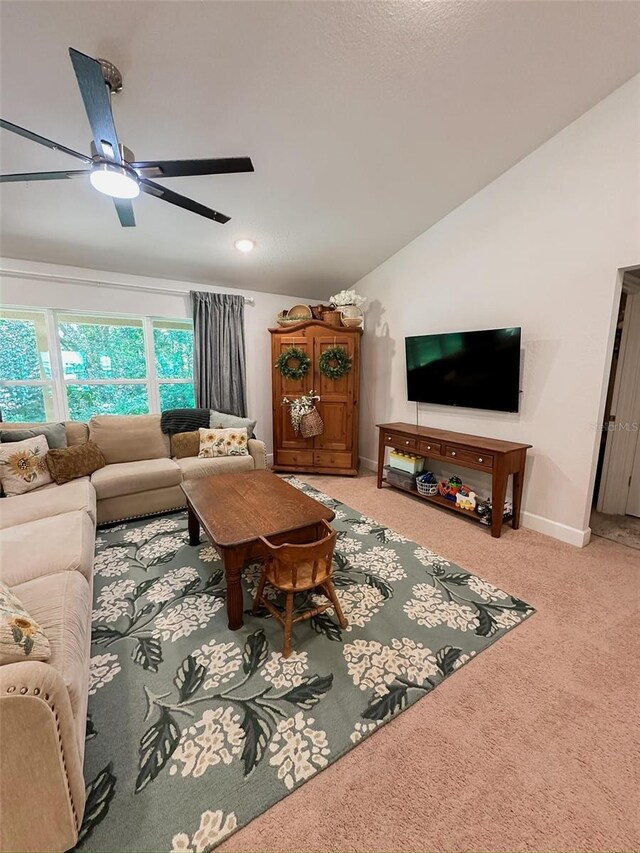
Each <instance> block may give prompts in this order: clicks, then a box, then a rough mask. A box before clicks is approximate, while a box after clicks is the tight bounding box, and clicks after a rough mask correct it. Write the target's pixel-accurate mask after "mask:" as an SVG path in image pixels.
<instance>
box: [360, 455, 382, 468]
mask: <svg viewBox="0 0 640 853" xmlns="http://www.w3.org/2000/svg"><path fill="white" fill-rule="evenodd" d="M360 467H361V468H366V469H367V470H368V471H377V470H378V463H377V462H376V460H375V459H367V458H366V456H361V457H360Z"/></svg>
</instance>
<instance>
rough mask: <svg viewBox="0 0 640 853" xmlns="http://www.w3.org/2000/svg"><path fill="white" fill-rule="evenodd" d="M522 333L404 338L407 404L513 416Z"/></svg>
mask: <svg viewBox="0 0 640 853" xmlns="http://www.w3.org/2000/svg"><path fill="white" fill-rule="evenodd" d="M520 337H521V329H520V328H518V327H514V328H510V329H486V330H483V331H480V332H450V333H448V334H444V335H417V336H415V337H410V338H405V347H406V355H407V391H408V396H409V400H414V401H417V402H419V403H437V404H439V405H442V406H464V407H465V408H469V409H491V410H493V411H497V412H517V411H518V408H519V398H520Z"/></svg>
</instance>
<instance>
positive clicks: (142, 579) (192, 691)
mask: <svg viewBox="0 0 640 853" xmlns="http://www.w3.org/2000/svg"><path fill="white" fill-rule="evenodd" d="M288 479H289V482H290V483H292V484H293V485H294V486H296V487H297V488H299V489H301V490H302V491H304V492H306V493H307V494H309V495H311V496H312V497H314V498H316V499H317V500H319V501H321V502H322V503H324V504H327V505H328V506H330V507H331V508H332V509H334V511H335V513H336V520H335V522H334V524H335V527H336V528H337V530H338V531H339V538H338V542H337V546H336V555H335V573H334V581H335V585H336V588H337V592H338V596H339V598H340V601H341V603H342V607H343V610H344V613H345V616H346V617H347V619H348V621H349V626H348V628H347V629H346V630H344V631H343V630H341V629H340V627H339V626H338V624H337V622H336V621H335V620H334V618H333V611H332V610H328V611H326V612H325V613H323V614H321V615H319V616H317V617H315V618H313V619H311V620H309V621H307V622H304V623H300V624H298V625H296V626H294V638H293V641H294V642H293V645H294V649H295V651H294V653H293V654H292V655H291V657H290V658H289V659H288V660H284V659H283V658H282V656H281V654H280V652H281V649H282V628H281V626H280V625H279V624H278V623H277V622H276V620H274V619H273V618H271V617H269V616H268V612H267V611H266V610H264V609H263V611H262V612H261V613H259V614H258V615H257V616H252V615H251V613H250V612H249V611H250V608H251V603H252V598H253V593H254V591H255V588H256V586H257V583H258V578H259V573H260V567H259V565H258V564H256V565H252V566H248V567H247V568H246V570H245V574H244V579H245V611H246V612H245V621H244V627H243V628H242V629H241V630H239V631H235V632H234V631H229V630H228V628H227V618H226V611H225V580H224V576H223V571H222V566H221V563H220V560H219V559H218V556H217V554H216V552H215V551H214V550H213V548H212V547H210V546H209V545H208V544H207V543H206V542H203V543H202V544H201V545H199V546H197V547H191V546H190V545H189V544H188V536H187V531H186V526H187V522H186V513H184V512H183V513H175V514H173V515H171V516H165V517H162V518H157V519H155V520H146V521H144V520H143V521H136V522H132V523H128V524H121V525H118V526H116V527H112V528H110V529H107V530H103V531H99V537H98V540H97V544H96V548H97V555H96V561H95V610H94V612H93V646H92V658H91V676H90V689H89V694H90V696H89V720H88V727H87V751H86V758H85V776H86V778H87V780H88V792H87V793H88V798H87V807H86V812H85V818H84V822H83V826H82V830H81V836H80V842H79V845H78V848H79V849H80V850H82V851H96V853H97V851H109V853H114V851H118V853H124V851H135V853H145V851H154V853H155V851H167V853H168V851H174V853H178V851H194V853H204V851H209V850H211V849H213V848H214V847H215V846H216V845H217V844H218V843H219V842H220V841H222V839H223V838H225V837H227V836H228V835H229V834H230V833H232V832H233V831H234V830H236V829H239V828H240V827H242V826H244V825H245V824H247V823H249V821H251V820H252V819H253V818H255V817H256V816H257V815H259V814H261V813H262V812H264V811H265V810H266V809H268V808H269V807H270V806H272V805H273V804H274V803H276V802H278V800H280V799H282V798H283V797H286V796H287V794H289V793H290V792H291V791H293V790H295V788H297V787H298V786H300V785H302V784H304V782H305V781H306V780H308V779H310V778H311V777H313V776H314V774H316V773H318V772H319V771H321V770H323V769H324V768H325V767H327V766H329V765H330V764H331V763H332V762H334V761H336V760H337V759H338V758H340V757H341V756H342V755H344V754H345V753H346V752H348V751H349V750H350V749H352V748H353V747H354V746H356V745H357V744H358V743H359V742H360V741H361V740H363V739H364V738H366V737H368V736H369V735H371V734H372V733H373V732H374V731H375V729H376V728H377V727H378V726H380V725H382V724H384V723H386V722H388V721H389V720H391V719H392V718H393V717H394V716H395V715H396V714H398V713H400V712H402V711H403V710H404V709H405V708H407V707H409V706H410V705H412V704H413V703H414V702H417V701H418V700H419V699H422V698H423V697H425V696H426V695H427V694H428V693H430V692H431V691H432V690H433V689H434V688H436V687H437V686H438V685H439V684H440V683H441V682H442V681H443V680H444V679H445V678H447V677H448V676H450V675H451V674H453V673H455V671H456V670H457V669H459V668H460V667H461V666H463V665H464V664H465V663H467V662H468V661H469V660H471V659H472V658H473V657H475V656H476V655H477V654H478V653H479V652H482V651H483V650H484V649H486V648H488V646H490V645H491V644H492V643H493V642H494V641H495V640H496V639H498V638H499V637H501V636H502V635H504V634H505V633H506V632H507V631H509V630H510V629H511V628H513V627H515V626H516V625H519V624H520V623H521V622H522V621H523V620H524V619H526V618H527V617H528V616H530V615H531V614H532V613H533V612H534V611H533V608H532V607H531V606H530V605H528V604H526V603H525V602H523V601H521V600H520V599H519V598H516V597H514V596H513V595H510V594H508V593H506V592H503V591H502V590H500V589H497V588H496V587H495V586H492V585H491V584H490V583H487V582H486V581H484V580H481V579H480V578H478V577H476V576H474V575H472V574H470V573H469V572H467V571H465V570H463V569H461V568H459V567H458V566H455V565H453V564H451V563H450V562H449V561H447V560H446V559H445V558H444V557H440V556H438V555H437V554H434V553H433V552H432V551H430V550H429V549H428V548H423V547H421V546H418V545H416V544H415V543H413V542H410V541H408V540H407V539H405V538H404V537H402V536H400V535H399V534H397V533H395V532H394V531H393V530H389V529H388V528H386V527H383V526H382V525H381V524H378V523H377V522H376V521H374V520H373V519H371V518H367V517H365V516H362V515H361V514H360V513H358V512H356V511H355V510H353V509H350V508H349V507H348V506H345V505H344V504H342V503H340V502H339V501H336V500H334V499H332V498H330V497H329V496H328V495H325V494H322V493H320V492H318V491H316V490H315V489H313V488H311V487H310V486H308V485H306V484H305V483H302V482H301V481H299V480H297V479H295V478H288ZM311 598H313V595H311ZM307 604H308V598H307V596H306V595H301V596H300V597H299V600H298V601H297V602H296V606H297V607H298V608H300V609H303V608H305V605H307ZM427 701H428V700H427Z"/></svg>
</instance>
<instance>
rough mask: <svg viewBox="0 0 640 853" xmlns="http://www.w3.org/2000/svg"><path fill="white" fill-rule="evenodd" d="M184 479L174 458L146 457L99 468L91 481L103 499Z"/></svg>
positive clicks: (172, 483) (157, 487)
mask: <svg viewBox="0 0 640 853" xmlns="http://www.w3.org/2000/svg"><path fill="white" fill-rule="evenodd" d="M181 479H182V477H181V475H180V468H178V465H177V463H176V462H174V461H173V460H172V459H144V460H143V461H141V462H120V463H118V464H115V465H107V466H105V467H104V468H100V470H99V471H96V472H95V473H93V474H92V475H91V484H92V485H93V487H94V489H95V490H96V496H97V498H98V500H99V501H100V500H103V499H104V498H116V497H119V496H120V495H133V494H135V493H136V492H145V491H149V489H163V488H165V487H166V486H176V485H178V484H179V483H180V481H181Z"/></svg>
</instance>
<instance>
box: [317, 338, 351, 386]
mask: <svg viewBox="0 0 640 853" xmlns="http://www.w3.org/2000/svg"><path fill="white" fill-rule="evenodd" d="M352 361H353V360H352V358H351V356H350V355H349V353H348V352H347V351H346V349H345V348H344V347H337V346H335V347H329V348H328V349H326V350H325V351H324V352H323V353H322V355H321V356H320V371H321V372H322V373H324V375H325V376H326V377H327V378H328V379H342V377H343V376H346V374H347V373H348V372H349V371H350V370H351V365H352Z"/></svg>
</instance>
